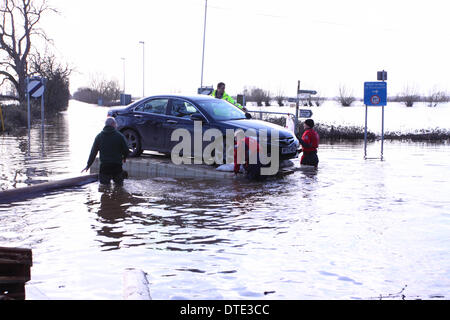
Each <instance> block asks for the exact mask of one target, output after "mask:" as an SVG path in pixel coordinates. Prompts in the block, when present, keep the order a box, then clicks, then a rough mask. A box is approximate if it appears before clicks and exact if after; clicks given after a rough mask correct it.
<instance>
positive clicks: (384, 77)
mask: <svg viewBox="0 0 450 320" xmlns="http://www.w3.org/2000/svg"><path fill="white" fill-rule="evenodd" d="M377 80H380V81H386V80H387V71H384V70H383V71H378V72H377Z"/></svg>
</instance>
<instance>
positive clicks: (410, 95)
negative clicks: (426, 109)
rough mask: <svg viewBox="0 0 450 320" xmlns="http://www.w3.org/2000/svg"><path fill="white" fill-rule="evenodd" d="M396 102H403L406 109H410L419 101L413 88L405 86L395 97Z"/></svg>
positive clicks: (418, 96)
mask: <svg viewBox="0 0 450 320" xmlns="http://www.w3.org/2000/svg"><path fill="white" fill-rule="evenodd" d="M397 101H399V102H403V103H404V104H405V105H406V106H407V107H412V106H413V105H414V103H416V102H418V101H420V95H419V94H418V93H417V89H416V88H415V87H413V86H410V85H407V86H406V87H405V88H404V89H403V92H402V93H400V94H399V95H398V96H397Z"/></svg>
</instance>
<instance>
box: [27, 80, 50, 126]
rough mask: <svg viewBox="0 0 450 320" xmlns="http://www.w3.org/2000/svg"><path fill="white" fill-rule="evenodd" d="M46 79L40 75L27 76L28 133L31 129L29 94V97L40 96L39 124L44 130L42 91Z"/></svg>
mask: <svg viewBox="0 0 450 320" xmlns="http://www.w3.org/2000/svg"><path fill="white" fill-rule="evenodd" d="M46 82H47V79H44V78H40V77H32V78H27V100H28V135H29V134H30V129H31V109H30V96H31V98H39V97H40V98H41V126H42V131H44V111H45V110H44V109H45V108H44V92H45V84H46Z"/></svg>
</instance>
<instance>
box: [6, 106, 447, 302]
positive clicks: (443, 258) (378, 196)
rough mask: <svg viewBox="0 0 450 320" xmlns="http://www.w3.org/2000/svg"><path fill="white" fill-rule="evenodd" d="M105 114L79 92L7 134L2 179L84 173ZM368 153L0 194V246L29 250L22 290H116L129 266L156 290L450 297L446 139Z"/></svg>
mask: <svg viewBox="0 0 450 320" xmlns="http://www.w3.org/2000/svg"><path fill="white" fill-rule="evenodd" d="M106 111H107V109H106V108H100V107H94V106H90V105H85V104H81V103H78V102H74V101H71V105H70V107H69V110H68V111H67V112H65V113H63V114H61V115H59V116H58V117H57V118H56V119H53V120H51V121H48V123H47V125H46V127H45V128H44V135H42V132H41V128H40V126H37V127H36V128H34V129H33V130H32V133H31V137H30V142H31V143H30V144H29V143H28V137H27V136H25V137H19V138H17V137H8V136H6V137H5V136H0V152H1V157H0V170H1V171H0V172H1V173H0V189H3V190H5V189H10V188H14V187H22V186H25V185H28V184H33V183H38V182H44V181H51V180H55V179H59V178H64V177H72V176H76V175H78V174H79V173H80V171H81V169H83V168H84V166H85V163H86V161H87V157H88V153H89V150H90V147H91V143H92V141H93V139H94V137H95V135H96V134H97V133H98V132H99V131H100V130H101V129H102V127H103V121H104V119H105V117H106ZM363 153H364V152H363V142H362V141H361V142H357V143H336V144H330V143H323V144H322V145H321V146H320V151H319V158H320V164H319V169H318V170H317V171H298V172H295V173H294V174H291V175H289V176H286V177H284V178H282V179H278V180H271V181H267V182H265V183H259V182H258V183H256V182H246V181H242V180H234V179H231V180H230V181H199V180H189V179H186V180H183V179H167V178H158V177H155V178H152V179H146V180H133V179H130V180H126V181H125V185H124V187H123V188H116V187H114V186H112V187H106V188H103V187H100V186H99V185H98V183H93V184H89V185H86V186H83V187H79V188H73V189H70V190H64V191H56V192H52V193H49V194H46V195H43V196H41V197H38V198H34V199H31V200H23V201H18V202H14V203H11V204H0V246H8V247H28V248H32V250H33V267H32V269H31V273H32V279H31V281H29V282H28V286H30V287H31V286H32V287H35V288H38V290H39V291H41V292H42V293H43V294H45V295H46V296H47V297H48V298H50V299H122V298H123V293H122V289H123V283H122V276H123V272H124V270H125V269H126V268H137V269H141V270H143V271H145V272H146V273H148V279H149V282H150V291H151V295H152V297H153V299H380V298H381V299H449V298H450V250H449V248H450V197H449V194H450V192H449V191H450V175H449V172H450V161H449V155H450V146H449V145H448V144H427V143H406V142H403V143H401V142H385V144H384V157H385V160H384V161H380V160H364V159H363ZM368 153H369V156H378V155H379V153H380V143H379V142H375V143H370V144H369V146H368ZM296 165H298V160H296ZM31 298H32V297H31Z"/></svg>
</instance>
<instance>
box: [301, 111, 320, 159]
mask: <svg viewBox="0 0 450 320" xmlns="http://www.w3.org/2000/svg"><path fill="white" fill-rule="evenodd" d="M313 127H314V120H313V119H307V120H305V122H304V123H303V128H304V129H305V131H304V132H303V135H302V138H301V139H300V144H301V145H302V149H301V150H300V152H303V155H302V158H301V159H300V164H304V165H308V166H315V167H317V165H318V164H319V157H318V156H317V148H318V147H319V140H320V138H319V134H318V133H317V132H316V131H315V130H314V129H313Z"/></svg>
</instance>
